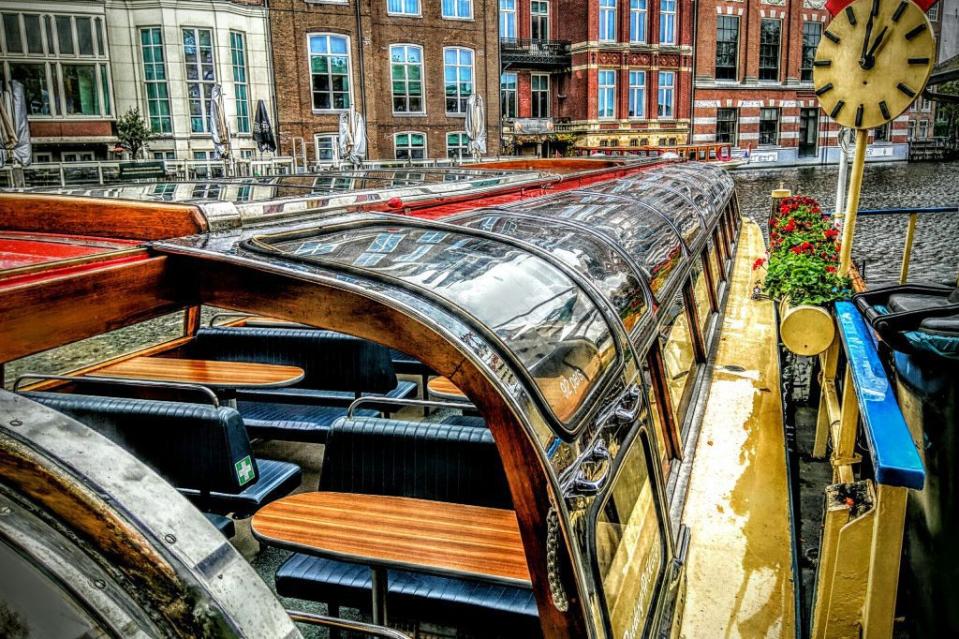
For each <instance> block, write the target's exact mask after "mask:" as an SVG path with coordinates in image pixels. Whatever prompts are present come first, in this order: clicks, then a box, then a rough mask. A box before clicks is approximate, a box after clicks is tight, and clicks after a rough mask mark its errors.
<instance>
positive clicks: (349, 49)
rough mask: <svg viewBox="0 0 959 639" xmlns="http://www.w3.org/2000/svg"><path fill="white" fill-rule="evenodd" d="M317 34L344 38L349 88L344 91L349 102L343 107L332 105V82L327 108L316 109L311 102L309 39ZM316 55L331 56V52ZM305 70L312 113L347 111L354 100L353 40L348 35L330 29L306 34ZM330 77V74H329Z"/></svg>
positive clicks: (311, 70) (311, 59)
mask: <svg viewBox="0 0 959 639" xmlns="http://www.w3.org/2000/svg"><path fill="white" fill-rule="evenodd" d="M317 36H320V37H322V36H327V37H330V38H343V39H344V40H346V78H347V81H348V83H349V88H348V90H347V92H346V95H347V98H348V100H349V104H348V105H347V106H346V107H344V108H336V107H334V106H333V99H332V98H333V89H332V84H331V86H330V108H329V109H318V108H316V106H315V105H314V102H313V94H314V93H315V92H314V91H313V56H314V54H313V53H312V50H311V49H310V39H311V38H314V37H317ZM317 55H327V56H331V57H332V55H333V54H330V53H327V54H317ZM306 71H307V75H308V77H309V83H310V109H311V110H312V112H313V113H342V112H343V111H348V110H349V108H350V106H351V105H353V104H355V103H356V102H355V101H354V100H353V41H352V39H351V38H350V36H348V35H346V34H343V33H335V32H331V31H311V32H309V33H307V34H306ZM331 77H332V75H331Z"/></svg>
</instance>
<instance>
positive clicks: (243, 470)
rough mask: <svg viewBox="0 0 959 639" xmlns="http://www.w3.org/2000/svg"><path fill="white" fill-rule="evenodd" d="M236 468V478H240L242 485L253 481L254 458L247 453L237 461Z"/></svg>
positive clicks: (234, 465)
mask: <svg viewBox="0 0 959 639" xmlns="http://www.w3.org/2000/svg"><path fill="white" fill-rule="evenodd" d="M233 467H234V468H236V478H237V479H239V480H240V485H241V486H245V485H246V484H249V483H250V482H251V481H253V475H254V473H253V460H251V459H250V456H249V455H247V456H246V457H244V458H243V459H241V460H240V461H238V462H237V463H235V464H233Z"/></svg>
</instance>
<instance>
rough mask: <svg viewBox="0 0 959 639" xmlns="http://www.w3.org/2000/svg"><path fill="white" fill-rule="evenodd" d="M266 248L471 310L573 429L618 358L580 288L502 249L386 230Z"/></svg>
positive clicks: (484, 242)
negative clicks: (363, 273) (351, 269)
mask: <svg viewBox="0 0 959 639" xmlns="http://www.w3.org/2000/svg"><path fill="white" fill-rule="evenodd" d="M258 241H260V242H268V243H270V244H271V245H272V246H273V248H274V249H278V250H280V251H282V252H284V253H287V254H290V255H296V256H298V257H300V258H301V259H307V260H310V261H321V262H324V263H330V262H332V263H335V264H341V265H351V266H355V267H359V268H363V269H367V270H371V271H375V272H377V273H379V274H381V275H382V276H387V277H390V278H395V279H398V280H401V281H403V282H405V283H406V284H409V285H414V286H416V287H417V288H419V289H421V290H425V291H429V292H430V293H431V294H433V295H436V296H439V297H440V298H442V299H445V300H447V301H449V302H451V303H453V304H455V305H456V306H458V307H460V308H462V309H464V310H465V311H466V312H467V313H469V314H470V315H472V316H474V317H476V319H477V320H479V321H480V322H481V323H482V324H484V325H486V326H488V327H490V328H491V329H492V330H493V332H494V333H495V334H496V335H497V336H498V337H499V338H500V339H502V340H503V342H504V343H505V344H506V346H507V347H508V348H509V349H510V350H512V351H513V353H515V355H516V356H517V358H518V359H519V361H520V363H521V364H522V365H523V366H524V367H525V368H526V369H527V370H528V371H529V373H530V375H531V376H532V378H533V380H534V381H535V383H536V385H537V386H538V387H539V390H540V392H541V393H542V394H543V397H544V398H545V400H546V402H547V403H548V404H549V406H550V408H551V409H552V410H553V413H554V414H555V416H556V417H557V418H558V419H559V420H561V421H563V422H566V421H568V420H569V419H570V418H571V417H572V416H573V415H574V414H575V412H576V410H577V409H578V408H579V406H580V404H581V403H582V401H583V400H584V399H585V397H586V396H587V394H588V393H589V391H590V390H592V388H593V387H594V386H595V385H596V384H597V383H598V381H599V380H600V379H601V378H602V375H603V373H604V372H605V370H606V369H607V368H608V367H609V366H610V365H611V364H612V363H613V361H614V359H615V357H616V352H615V347H614V345H613V340H612V336H611V333H610V328H609V326H608V325H607V324H606V322H605V320H604V319H603V317H602V314H601V313H600V312H599V310H598V309H597V308H596V307H595V306H594V305H593V303H592V301H591V300H590V299H589V298H588V297H587V296H586V295H585V294H584V293H583V291H582V290H581V289H580V288H579V287H578V286H577V285H576V284H575V283H574V282H572V281H571V280H570V279H569V278H568V277H566V275H564V274H563V273H562V272H561V271H559V270H557V269H556V268H555V267H554V266H552V265H551V264H549V263H548V262H546V261H544V260H542V259H541V258H539V257H537V256H535V255H531V254H529V253H527V252H525V251H522V250H520V249H516V248H513V247H511V246H507V245H504V244H502V243H500V242H496V241H493V240H489V239H485V238H477V237H472V236H468V235H463V234H459V233H448V232H438V231H436V230H428V229H421V228H417V227H401V226H381V225H377V226H369V227H365V228H358V229H351V230H345V231H340V232H331V233H323V234H319V235H311V236H309V237H302V236H301V237H299V238H297V239H293V240H283V239H281V238H277V239H276V240H275V241H271V240H270V238H268V237H261V238H258ZM321 247H322V248H321ZM424 247H429V250H426V249H425V248H424Z"/></svg>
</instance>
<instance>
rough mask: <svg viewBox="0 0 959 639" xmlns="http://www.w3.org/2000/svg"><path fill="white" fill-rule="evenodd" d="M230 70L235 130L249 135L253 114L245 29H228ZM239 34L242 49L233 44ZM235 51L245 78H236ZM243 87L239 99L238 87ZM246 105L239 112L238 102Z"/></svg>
mask: <svg viewBox="0 0 959 639" xmlns="http://www.w3.org/2000/svg"><path fill="white" fill-rule="evenodd" d="M229 35H230V71H231V75H232V77H233V99H234V100H235V102H234V105H235V108H236V132H237V134H238V135H251V134H252V133H253V119H254V118H255V114H254V113H253V108H252V104H251V100H250V60H249V58H248V56H247V51H249V46H248V43H249V41H248V40H247V37H246V32H245V31H238V30H237V29H230V34H229ZM237 36H239V41H240V45H241V46H242V49H237V48H236V47H235V46H234V44H235V38H236V37H237ZM237 51H239V52H240V54H241V55H242V60H241V63H242V66H241V67H240V68H241V69H242V71H243V74H244V76H245V78H246V79H245V80H242V81H241V80H237V68H238V67H237V64H236V62H235V60H234V56H235V55H236V53H237ZM241 87H242V88H243V89H244V93H245V94H246V97H245V98H243V99H242V100H241V98H240V88H241ZM241 103H242V104H244V105H246V114H245V116H243V115H241V113H240V104H241ZM244 119H245V120H246V130H245V131H244V130H243V126H242V125H241V122H242V121H243V120H244Z"/></svg>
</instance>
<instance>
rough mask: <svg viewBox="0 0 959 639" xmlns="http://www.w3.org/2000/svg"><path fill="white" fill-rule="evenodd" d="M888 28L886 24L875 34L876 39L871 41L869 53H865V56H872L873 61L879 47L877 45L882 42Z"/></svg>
mask: <svg viewBox="0 0 959 639" xmlns="http://www.w3.org/2000/svg"><path fill="white" fill-rule="evenodd" d="M888 30H889V27H888V26H885V27H883V28H882V31H880V32H879V35H877V36H876V41H875V42H873V43H872V46H871V47H870V48H869V53H867V54H866V57H868V58H872V61H873V63H875V61H876V60H875V57H876V52H877V51H878V49H879V45H880V44H882V42H883V40H882V38H883V36H885V35H886V31H888Z"/></svg>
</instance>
